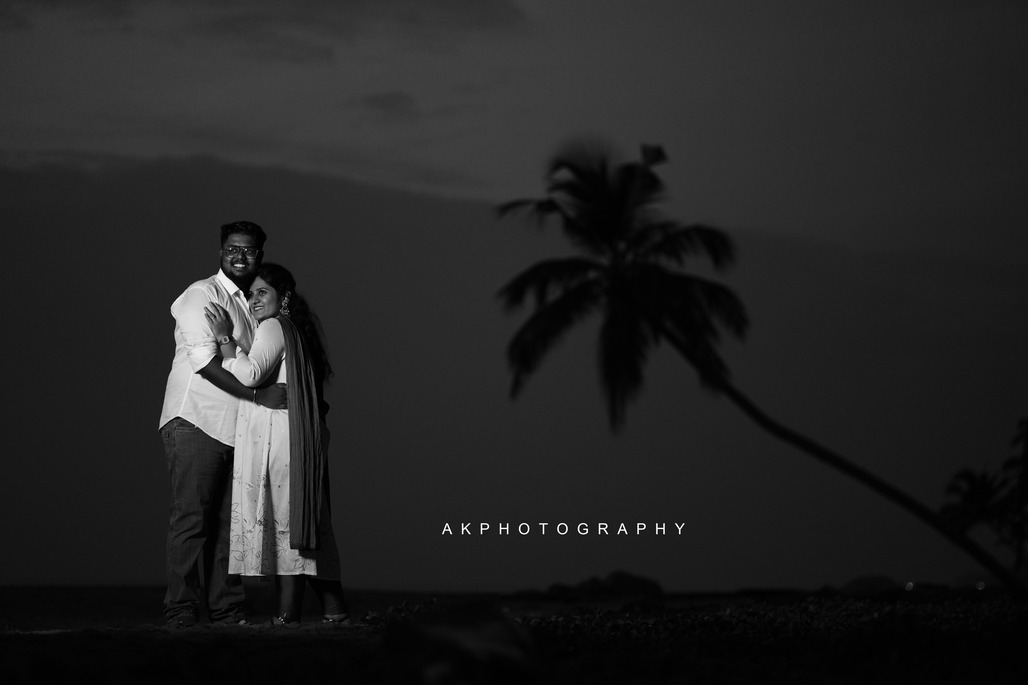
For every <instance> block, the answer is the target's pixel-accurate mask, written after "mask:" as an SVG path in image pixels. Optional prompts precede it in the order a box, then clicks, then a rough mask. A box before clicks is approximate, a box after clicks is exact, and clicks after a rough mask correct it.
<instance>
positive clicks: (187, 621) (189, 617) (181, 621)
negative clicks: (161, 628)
mask: <svg viewBox="0 0 1028 685" xmlns="http://www.w3.org/2000/svg"><path fill="white" fill-rule="evenodd" d="M196 624H197V620H196V614H188V613H186V614H179V615H178V616H172V617H171V618H169V619H168V620H167V622H166V623H165V624H164V625H165V627H166V628H167V629H168V630H185V629H187V628H195V627H196Z"/></svg>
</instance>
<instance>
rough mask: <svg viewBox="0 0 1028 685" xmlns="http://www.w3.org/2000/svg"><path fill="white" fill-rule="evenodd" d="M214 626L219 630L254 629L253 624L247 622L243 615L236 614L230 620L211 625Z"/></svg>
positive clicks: (215, 622)
mask: <svg viewBox="0 0 1028 685" xmlns="http://www.w3.org/2000/svg"><path fill="white" fill-rule="evenodd" d="M211 625H212V626H217V627H219V628H249V627H253V624H252V623H250V622H249V621H247V620H246V617H245V616H243V615H242V614H235V615H234V616H229V617H228V618H223V619H221V620H219V621H214V622H213V623H211Z"/></svg>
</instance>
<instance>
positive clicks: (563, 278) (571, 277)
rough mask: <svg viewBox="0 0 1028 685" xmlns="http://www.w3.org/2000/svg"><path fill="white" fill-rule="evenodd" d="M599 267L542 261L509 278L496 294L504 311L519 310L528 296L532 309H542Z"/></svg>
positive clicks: (583, 262) (577, 261) (589, 262)
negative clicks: (530, 299) (556, 295)
mask: <svg viewBox="0 0 1028 685" xmlns="http://www.w3.org/2000/svg"><path fill="white" fill-rule="evenodd" d="M601 268H602V266H601V265H600V264H597V263H596V262H594V261H592V260H590V259H585V258H579V257H569V258H566V259H546V260H543V261H541V262H537V263H535V264H533V265H532V266H530V267H529V268H527V269H525V270H524V271H522V272H521V273H520V274H518V275H517V276H515V277H514V278H512V279H511V280H510V281H509V282H508V283H507V284H506V285H505V286H503V287H502V288H501V289H500V291H499V292H498V293H497V297H499V298H500V300H501V301H502V302H503V307H504V309H505V310H506V311H508V312H510V311H514V310H516V309H518V308H519V307H521V306H522V305H523V304H524V302H525V299H526V298H527V297H528V296H529V295H532V296H534V299H535V306H536V307H542V306H545V305H546V304H547V303H548V302H549V300H550V298H551V297H552V296H553V294H555V293H559V292H562V291H565V290H569V289H571V288H573V287H575V286H576V285H578V284H579V283H580V282H582V281H583V280H586V279H588V278H592V277H595V275H596V273H597V272H598V271H599V270H600V269H601Z"/></svg>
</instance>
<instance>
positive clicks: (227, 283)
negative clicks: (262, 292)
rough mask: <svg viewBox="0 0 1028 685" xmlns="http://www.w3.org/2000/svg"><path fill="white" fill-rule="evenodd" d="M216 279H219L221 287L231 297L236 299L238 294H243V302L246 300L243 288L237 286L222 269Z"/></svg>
mask: <svg viewBox="0 0 1028 685" xmlns="http://www.w3.org/2000/svg"><path fill="white" fill-rule="evenodd" d="M215 278H216V279H217V281H218V283H221V287H223V288H224V289H225V290H226V291H227V292H228V294H229V296H230V297H235V296H236V293H241V294H242V296H243V300H246V293H244V292H243V290H242V288H240V287H239V286H238V285H236V284H235V282H234V281H233V280H232V279H231V278H229V277H228V276H226V275H225V272H224V271H223V270H222V269H218V275H217V276H215Z"/></svg>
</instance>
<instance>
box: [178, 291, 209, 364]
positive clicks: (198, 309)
mask: <svg viewBox="0 0 1028 685" xmlns="http://www.w3.org/2000/svg"><path fill="white" fill-rule="evenodd" d="M210 303H211V297H210V294H209V293H207V292H206V291H205V290H203V289H202V288H190V289H189V290H187V291H186V292H184V293H182V295H180V296H179V298H178V299H177V300H175V303H174V304H172V305H171V315H172V316H174V317H175V321H176V322H177V323H178V329H179V334H180V335H181V336H182V342H183V344H184V346H185V349H186V357H187V358H188V359H189V367H190V368H191V369H192V370H193V373H196V372H198V371H199V370H200V369H202V368H203V367H205V366H207V365H208V364H209V363H210V361H211V360H212V359H214V357H215V356H216V355H217V353H218V346H217V344H216V343H215V342H214V332H213V331H212V330H211V327H210V325H209V324H208V323H207V318H206V317H205V316H204V313H203V308H204V307H206V306H207V305H208V304H210Z"/></svg>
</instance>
